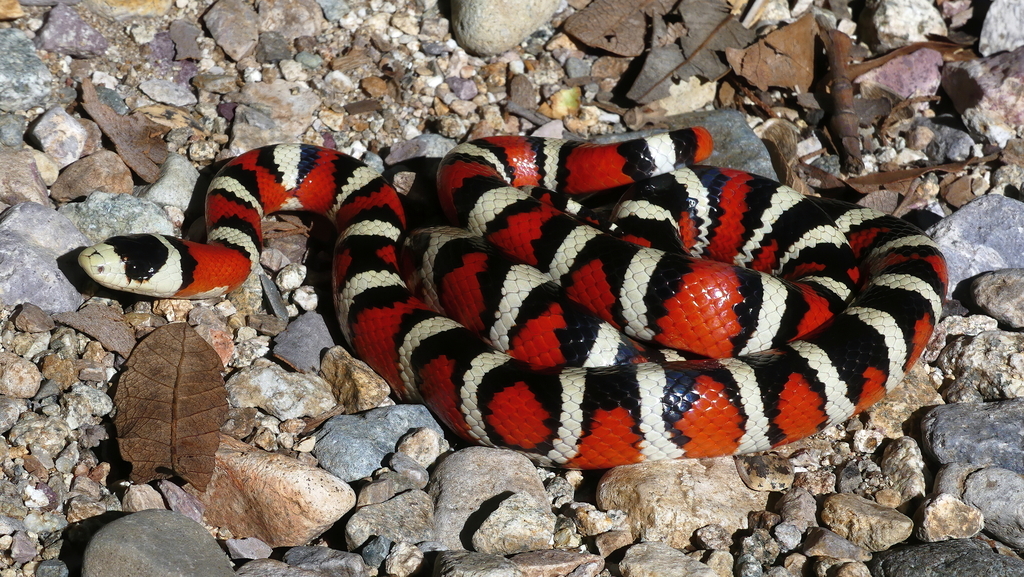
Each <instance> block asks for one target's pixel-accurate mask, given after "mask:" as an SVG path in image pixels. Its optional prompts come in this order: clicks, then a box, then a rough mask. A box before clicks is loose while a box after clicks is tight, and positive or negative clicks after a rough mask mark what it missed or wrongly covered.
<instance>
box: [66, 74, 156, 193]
mask: <svg viewBox="0 0 1024 577" xmlns="http://www.w3.org/2000/svg"><path fill="white" fill-rule="evenodd" d="M82 108H84V109H85V111H86V112H87V113H88V114H89V116H90V117H91V118H92V119H93V120H94V121H96V124H97V125H99V127H100V130H102V131H103V134H105V135H106V136H107V138H109V139H110V141H111V142H113V143H114V148H116V149H117V153H118V155H120V156H121V160H124V163H125V164H127V165H128V167H129V168H131V169H132V170H133V171H135V174H137V175H139V177H140V178H142V179H143V180H145V181H146V182H155V181H156V179H157V178H159V177H160V166H159V165H160V164H162V163H163V161H165V160H167V143H166V142H164V140H163V135H164V134H167V132H168V131H169V129H168V128H167V127H166V126H161V125H159V124H157V123H155V122H153V121H152V120H150V119H149V118H147V117H146V116H144V115H142V114H139V113H138V112H133V113H131V114H129V115H128V116H121V115H119V114H118V113H116V112H114V110H113V109H112V108H110V107H109V106H107V105H106V104H104V103H103V102H101V101H100V99H99V96H98V95H97V94H96V88H95V87H94V86H93V85H92V81H91V80H89V79H88V78H86V79H85V80H83V81H82Z"/></svg>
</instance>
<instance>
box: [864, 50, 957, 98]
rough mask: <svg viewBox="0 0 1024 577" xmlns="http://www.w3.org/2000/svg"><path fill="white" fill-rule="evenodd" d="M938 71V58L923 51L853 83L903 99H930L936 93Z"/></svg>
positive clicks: (939, 67) (887, 63) (931, 52)
mask: <svg viewBox="0 0 1024 577" xmlns="http://www.w3.org/2000/svg"><path fill="white" fill-rule="evenodd" d="M941 69H942V54H939V53H938V52H936V51H935V50H932V49H930V48H923V49H921V50H918V51H916V52H912V53H910V54H907V55H906V56H899V57H896V58H893V59H892V60H890V61H888V62H886V63H885V64H883V65H881V66H879V67H878V68H875V69H874V70H871V71H870V72H867V73H865V74H861V75H860V76H859V77H858V78H857V80H856V82H857V83H858V84H861V83H864V82H874V83H876V84H881V85H882V86H885V87H886V88H888V89H889V90H892V91H893V92H895V93H896V94H899V95H900V96H902V97H903V98H911V97H914V96H930V95H932V94H935V92H936V91H937V90H938V89H939V82H940V81H941V79H942V78H941V75H940V70H941Z"/></svg>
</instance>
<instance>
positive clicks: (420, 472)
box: [388, 429, 430, 489]
mask: <svg viewBox="0 0 1024 577" xmlns="http://www.w3.org/2000/svg"><path fill="white" fill-rule="evenodd" d="M428 430H429V429H428ZM388 466H389V467H391V470H392V471H394V472H396V473H398V474H399V475H401V476H402V477H404V478H406V479H408V480H409V482H410V483H412V485H413V486H414V487H416V488H417V489H423V488H425V487H426V486H427V481H428V480H429V479H430V475H429V474H428V473H427V470H426V469H424V468H423V466H422V465H420V464H419V463H417V462H416V460H415V459H413V458H412V457H410V456H409V455H406V454H405V453H401V452H396V453H394V454H393V455H391V459H389V460H388Z"/></svg>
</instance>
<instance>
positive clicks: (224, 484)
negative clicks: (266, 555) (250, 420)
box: [199, 436, 356, 547]
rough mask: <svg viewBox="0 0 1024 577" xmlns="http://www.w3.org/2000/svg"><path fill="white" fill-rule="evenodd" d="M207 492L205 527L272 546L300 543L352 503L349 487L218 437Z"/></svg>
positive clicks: (313, 470) (276, 456)
mask: <svg viewBox="0 0 1024 577" xmlns="http://www.w3.org/2000/svg"><path fill="white" fill-rule="evenodd" d="M216 458H217V467H216V468H215V469H214V473H213V478H212V479H210V483H209V485H207V488H206V491H204V492H203V493H201V494H200V495H199V497H200V499H201V500H202V501H203V503H204V504H205V505H206V512H205V517H204V518H205V520H206V522H207V523H210V524H212V525H216V526H219V527H225V528H228V529H229V530H230V531H231V533H232V534H233V535H234V536H235V537H236V538H242V537H257V538H259V539H260V540H262V541H264V542H265V543H267V544H268V545H270V546H271V547H284V546H295V545H304V544H306V543H308V542H309V541H310V540H312V539H314V538H316V537H318V536H319V535H321V534H322V533H323V532H324V531H326V530H327V529H329V528H330V527H331V526H332V525H333V524H334V523H335V522H336V521H337V520H338V519H340V518H341V516H342V515H344V514H345V513H347V512H348V511H349V510H350V509H351V508H352V506H353V505H355V501H356V497H355V493H354V492H353V491H352V488H351V487H349V486H348V484H347V483H344V482H342V481H341V480H339V479H338V478H337V477H335V476H333V475H331V474H330V473H328V472H326V471H324V470H323V469H320V468H318V467H314V466H311V465H308V464H306V463H303V462H300V461H299V460H297V459H293V458H291V457H288V456H285V455H280V454H276V453H267V452H265V451H260V450H258V449H255V448H253V447H251V446H250V445H247V444H245V443H242V442H241V441H236V440H234V439H232V438H230V437H224V436H222V437H221V448H220V449H219V450H218V451H217V455H216Z"/></svg>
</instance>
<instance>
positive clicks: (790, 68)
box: [725, 13, 818, 92]
mask: <svg viewBox="0 0 1024 577" xmlns="http://www.w3.org/2000/svg"><path fill="white" fill-rule="evenodd" d="M817 29H818V25H817V24H816V23H815V22H814V17H813V16H812V15H811V14H810V13H807V14H805V15H804V16H803V17H801V18H800V19H799V20H797V21H796V22H794V23H792V24H790V25H789V26H786V27H785V28H780V29H778V30H776V31H774V32H772V33H771V34H769V35H768V36H765V37H764V38H762V39H761V40H760V41H758V42H757V43H755V44H753V45H752V46H750V47H748V48H746V49H745V50H738V49H736V48H727V49H726V51H725V56H726V58H727V59H728V61H729V65H730V66H732V69H733V70H734V71H735V72H736V74H739V75H740V76H742V77H744V78H746V79H747V80H748V81H749V82H750V83H751V84H753V85H754V86H757V87H758V88H760V89H761V90H768V87H769V86H778V87H782V88H796V89H797V90H799V91H800V92H807V91H808V90H810V88H811V83H813V82H814V37H815V35H816V34H817Z"/></svg>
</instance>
